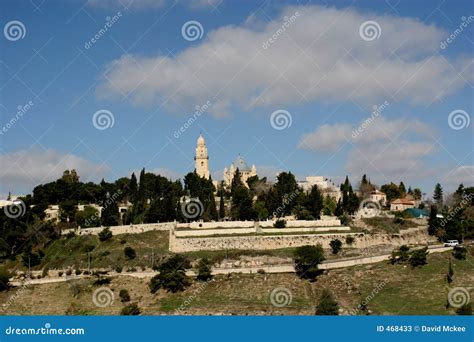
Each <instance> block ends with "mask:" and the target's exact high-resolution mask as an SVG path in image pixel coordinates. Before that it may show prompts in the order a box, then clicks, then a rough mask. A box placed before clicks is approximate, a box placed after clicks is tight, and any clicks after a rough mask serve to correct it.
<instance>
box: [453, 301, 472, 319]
mask: <svg viewBox="0 0 474 342" xmlns="http://www.w3.org/2000/svg"><path fill="white" fill-rule="evenodd" d="M456 313H457V314H458V315H461V316H471V315H472V304H471V303H467V304H464V305H463V306H461V307H460V308H458V309H456Z"/></svg>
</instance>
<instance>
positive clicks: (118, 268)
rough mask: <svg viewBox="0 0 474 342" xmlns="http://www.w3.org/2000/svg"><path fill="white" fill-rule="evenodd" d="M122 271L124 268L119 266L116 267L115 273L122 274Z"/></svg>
mask: <svg viewBox="0 0 474 342" xmlns="http://www.w3.org/2000/svg"><path fill="white" fill-rule="evenodd" d="M122 270H123V267H122V266H119V265H117V266H115V272H117V273H122Z"/></svg>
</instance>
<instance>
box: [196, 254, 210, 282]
mask: <svg viewBox="0 0 474 342" xmlns="http://www.w3.org/2000/svg"><path fill="white" fill-rule="evenodd" d="M196 278H197V279H198V280H201V281H208V280H210V279H212V274H211V263H210V262H209V260H208V259H206V258H203V259H201V260H199V264H198V275H197V277H196Z"/></svg>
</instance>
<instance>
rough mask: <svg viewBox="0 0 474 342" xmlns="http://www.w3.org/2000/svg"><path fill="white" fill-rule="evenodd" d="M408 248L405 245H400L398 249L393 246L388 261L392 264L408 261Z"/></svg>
mask: <svg viewBox="0 0 474 342" xmlns="http://www.w3.org/2000/svg"><path fill="white" fill-rule="evenodd" d="M409 250H410V247H408V246H407V245H401V246H400V247H399V248H398V249H396V248H395V249H394V250H393V251H392V256H391V257H390V263H391V264H392V265H393V264H398V263H402V262H405V261H408V259H409V257H410V253H409Z"/></svg>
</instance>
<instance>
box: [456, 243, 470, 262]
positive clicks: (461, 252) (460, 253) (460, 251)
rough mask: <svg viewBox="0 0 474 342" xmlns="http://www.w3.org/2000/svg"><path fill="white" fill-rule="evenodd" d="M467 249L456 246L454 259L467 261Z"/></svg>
mask: <svg viewBox="0 0 474 342" xmlns="http://www.w3.org/2000/svg"><path fill="white" fill-rule="evenodd" d="M466 256H467V248H466V247H463V246H455V247H454V248H453V257H455V258H456V259H458V260H466Z"/></svg>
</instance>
